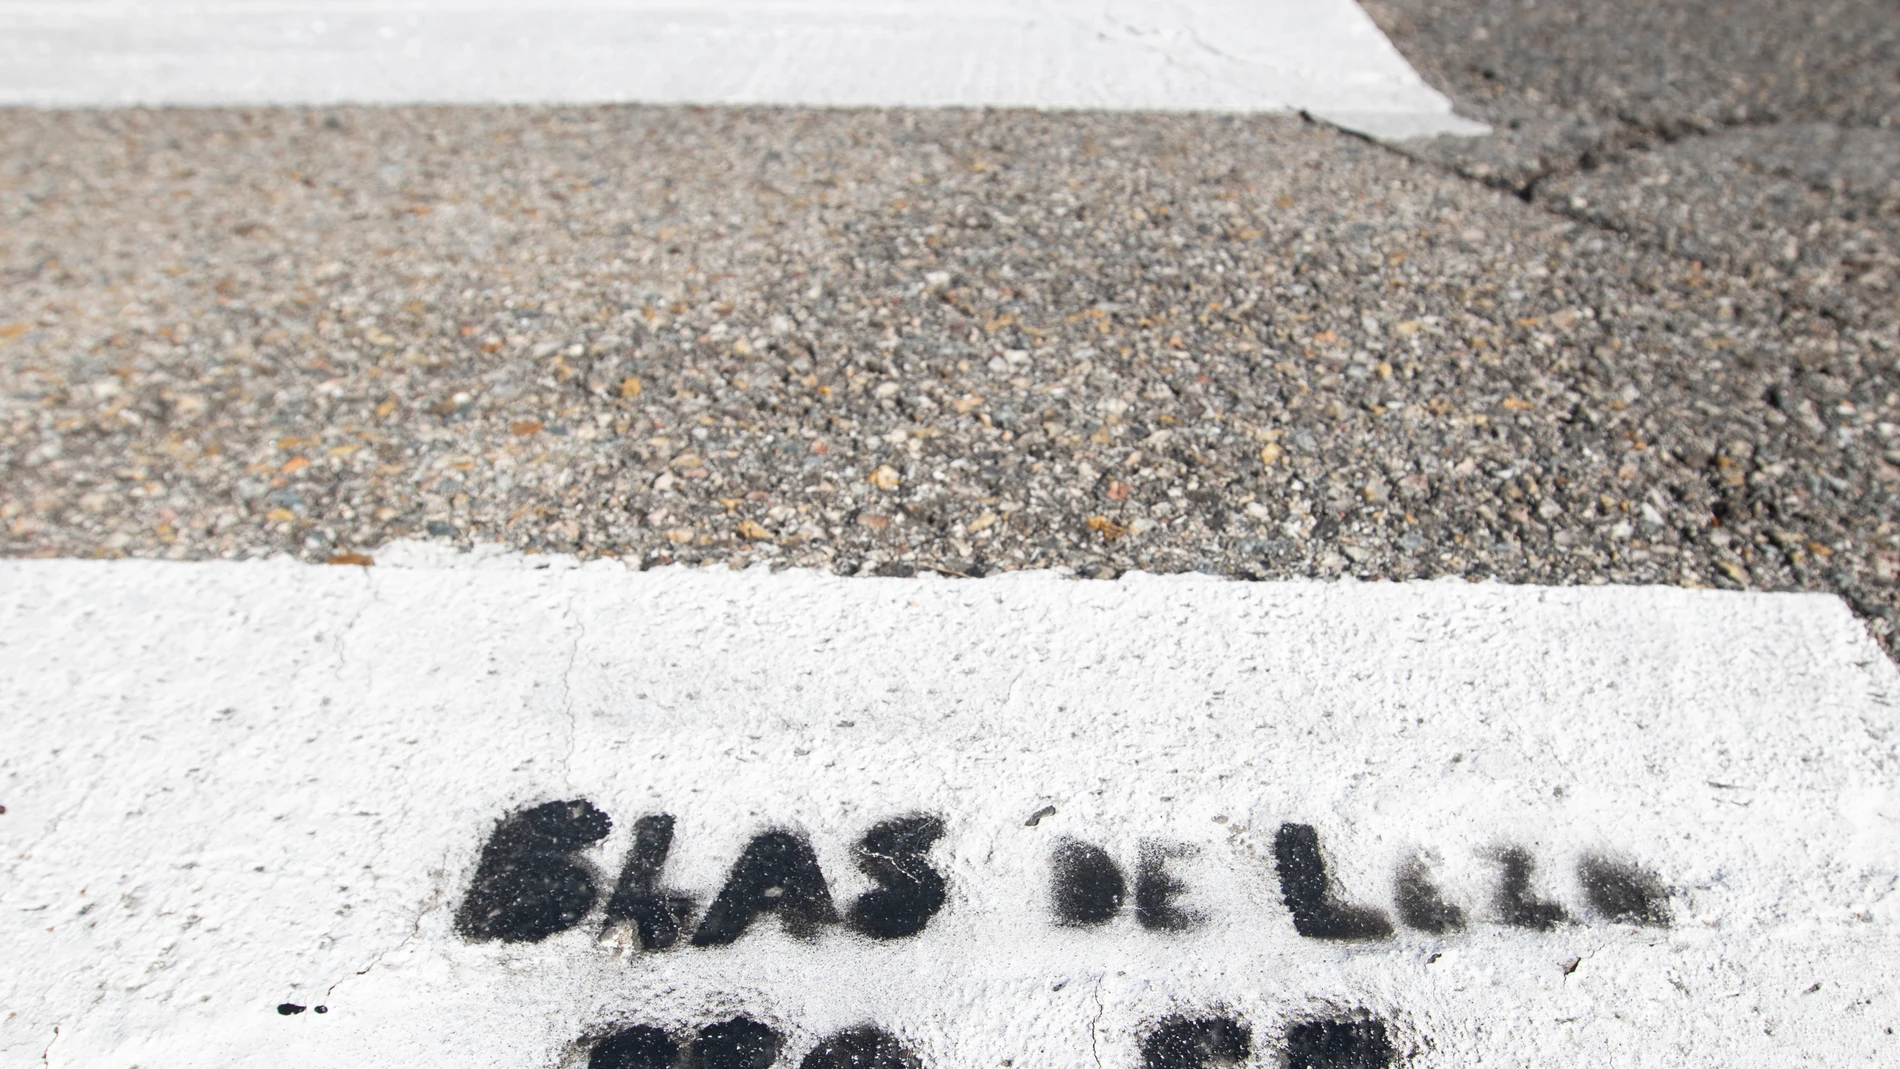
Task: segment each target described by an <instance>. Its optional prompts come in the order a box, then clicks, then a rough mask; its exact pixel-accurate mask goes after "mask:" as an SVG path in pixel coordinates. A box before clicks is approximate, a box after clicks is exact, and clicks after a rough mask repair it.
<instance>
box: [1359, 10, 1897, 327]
mask: <svg viewBox="0 0 1900 1069" xmlns="http://www.w3.org/2000/svg"><path fill="white" fill-rule="evenodd" d="M1365 6H1366V9H1367V11H1368V12H1369V13H1370V14H1371V15H1372V16H1373V18H1374V19H1375V20H1376V21H1377V22H1378V23H1379V24H1380V26H1381V27H1382V28H1383V29H1385V31H1386V32H1387V33H1388V34H1389V35H1390V36H1391V38H1392V40H1393V43H1394V44H1396V45H1397V46H1398V47H1399V48H1400V50H1401V51H1403V52H1404V53H1405V55H1406V57H1407V58H1408V59H1409V60H1411V62H1412V63H1413V65H1414V66H1415V67H1416V68H1417V69H1418V70H1419V71H1420V72H1421V73H1422V74H1424V75H1425V76H1426V77H1427V78H1428V79H1429V80H1430V81H1431V82H1432V83H1433V84H1434V85H1435V86H1436V87H1437V88H1439V89H1440V90H1442V91H1444V92H1445V93H1447V94H1448V95H1450V96H1452V97H1453V98H1454V99H1455V100H1456V101H1457V103H1458V106H1459V108H1460V109H1461V110H1462V111H1463V112H1464V113H1465V114H1468V115H1473V116H1476V117H1479V118H1482V119H1484V120H1485V121H1487V122H1489V123H1490V124H1491V125H1492V128H1493V131H1494V133H1493V136H1491V137H1485V138H1437V139H1432V140H1427V141H1420V142H1415V143H1411V144H1408V145H1406V146H1405V147H1404V151H1406V152H1408V153H1410V154H1412V155H1415V156H1417V157H1418V158H1420V159H1424V160H1429V161H1431V162H1433V163H1436V164H1438V165H1440V166H1443V167H1445V168H1446V169H1448V170H1451V171H1453V172H1454V173H1458V174H1462V175H1465V176H1467V177H1470V178H1473V179H1476V180H1479V181H1483V182H1485V183H1487V184H1491V185H1495V186H1497V187H1499V188H1503V189H1510V190H1513V191H1515V192H1517V193H1518V194H1519V195H1521V196H1523V197H1525V198H1526V199H1532V200H1535V201H1536V202H1537V203H1539V204H1541V205H1543V206H1544V207H1546V208H1548V209H1550V210H1551V211H1552V212H1555V213H1557V214H1560V215H1565V216H1568V217H1570V218H1575V219H1578V220H1581V221H1585V222H1589V223H1591V224H1593V225H1596V226H1601V227H1604V228H1607V229H1610V230H1614V231H1617V232H1619V233H1625V234H1629V235H1631V236H1632V237H1635V238H1637V239H1638V240H1639V241H1641V242H1643V243H1644V244H1645V245H1647V246H1649V247H1651V248H1654V249H1657V250H1659V251H1663V252H1667V253H1670V254H1672V255H1676V256H1680V257H1683V258H1685V259H1692V260H1701V261H1703V262H1704V263H1707V264H1709V265H1711V266H1719V267H1721V268H1722V269H1723V270H1725V271H1730V272H1733V273H1736V274H1740V275H1743V276H1745V277H1747V278H1748V279H1749V280H1750V281H1751V282H1752V283H1754V284H1755V285H1757V286H1761V287H1765V288H1770V289H1774V290H1776V291H1777V292H1778V293H1780V294H1781V295H1782V297H1783V299H1784V300H1787V301H1789V302H1791V303H1794V304H1798V305H1800V306H1802V307H1803V308H1804V309H1807V310H1810V311H1814V312H1818V313H1820V314H1823V315H1826V316H1828V317H1830V318H1832V319H1835V320H1836V321H1838V322H1840V323H1842V324H1844V325H1848V326H1852V327H1861V328H1868V329H1875V330H1880V331H1884V332H1886V334H1887V336H1888V337H1893V336H1894V332H1895V331H1896V329H1900V314H1896V306H1900V278H1897V277H1896V276H1900V270H1897V265H1900V259H1896V257H1897V256H1900V127H1897V126H1896V125H1895V122H1896V116H1900V4H1896V3H1895V2H1894V0H1818V2H1814V3H1800V4H1773V3H1736V2H1735V0H1646V2H1637V0H1602V2H1596V3H1588V4H1551V3H1545V4H1493V3H1485V2H1483V0H1373V2H1369V3H1367V4H1366V5H1365Z"/></svg>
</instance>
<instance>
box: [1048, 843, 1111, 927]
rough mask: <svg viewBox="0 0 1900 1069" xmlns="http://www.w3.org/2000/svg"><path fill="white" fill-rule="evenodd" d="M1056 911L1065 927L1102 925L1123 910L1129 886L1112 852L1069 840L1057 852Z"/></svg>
mask: <svg viewBox="0 0 1900 1069" xmlns="http://www.w3.org/2000/svg"><path fill="white" fill-rule="evenodd" d="M1054 860H1055V903H1054V904H1055V910H1056V917H1057V918H1059V919H1060V920H1061V921H1062V922H1063V923H1065V924H1101V923H1103V922H1105V921H1107V920H1109V919H1110V918H1112V917H1114V916H1115V914H1117V913H1120V912H1121V909H1122V899H1123V897H1124V896H1126V895H1127V893H1128V883H1127V881H1126V880H1124V879H1123V878H1122V870H1121V869H1120V868H1119V867H1117V866H1116V864H1115V859H1114V858H1111V857H1109V856H1108V851H1106V850H1103V849H1102V848H1101V847H1099V846H1096V845H1095V844H1094V843H1085V842H1082V841H1081V840H1079V839H1065V840H1063V841H1062V843H1061V844H1060V845H1058V846H1057V847H1056V852H1055V859H1054Z"/></svg>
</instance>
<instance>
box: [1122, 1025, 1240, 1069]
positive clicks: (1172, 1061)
mask: <svg viewBox="0 0 1900 1069" xmlns="http://www.w3.org/2000/svg"><path fill="white" fill-rule="evenodd" d="M1252 1052H1253V1031H1252V1030H1251V1029H1249V1028H1248V1027H1247V1026H1246V1025H1244V1024H1242V1023H1241V1022H1239V1021H1236V1020H1234V1019H1233V1018H1232V1017H1203V1018H1200V1019H1198V1020H1190V1019H1188V1018H1185V1017H1172V1018H1169V1019H1168V1020H1166V1021H1163V1022H1161V1024H1160V1025H1158V1026H1156V1028H1155V1030H1154V1031H1152V1032H1149V1033H1148V1034H1147V1035H1145V1036H1143V1037H1142V1039H1141V1064H1142V1067H1143V1069H1213V1067H1215V1066H1225V1065H1236V1064H1238V1063H1240V1062H1242V1061H1245V1060H1246V1058H1247V1055H1248V1054H1250V1053H1252Z"/></svg>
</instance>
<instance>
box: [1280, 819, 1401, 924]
mask: <svg viewBox="0 0 1900 1069" xmlns="http://www.w3.org/2000/svg"><path fill="white" fill-rule="evenodd" d="M1273 862H1274V866H1275V867H1276V868H1278V869H1279V871H1280V896H1281V900H1282V901H1284V902H1285V903H1286V908H1287V909H1288V911H1290V912H1291V913H1292V914H1293V930H1294V931H1296V932H1299V933H1300V934H1301V935H1303V936H1306V937H1307V938H1308V939H1384V938H1386V937H1387V936H1389V935H1391V934H1392V922H1391V921H1389V920H1386V918H1385V914H1384V913H1382V912H1380V911H1379V910H1376V909H1368V908H1365V907H1362V906H1349V905H1345V904H1344V903H1341V902H1339V901H1338V900H1336V899H1335V898H1334V897H1333V891H1332V885H1331V882H1330V881H1328V880H1327V878H1326V861H1325V859H1324V858H1323V857H1321V855H1320V852H1319V832H1317V831H1315V830H1314V828H1313V826H1312V825H1311V824H1282V825H1280V830H1279V831H1277V832H1275V833H1274V836H1273Z"/></svg>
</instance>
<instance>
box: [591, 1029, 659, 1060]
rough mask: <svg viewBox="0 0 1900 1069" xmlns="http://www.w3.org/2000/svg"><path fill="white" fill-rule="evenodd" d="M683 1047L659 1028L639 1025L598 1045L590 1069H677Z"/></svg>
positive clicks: (595, 1046) (595, 1047)
mask: <svg viewBox="0 0 1900 1069" xmlns="http://www.w3.org/2000/svg"><path fill="white" fill-rule="evenodd" d="M679 1058H680V1046H679V1044H678V1043H675V1042H673V1037H672V1036H669V1035H667V1034H666V1033H665V1032H662V1031H660V1030H659V1029H657V1028H652V1027H649V1026H647V1025H635V1026H634V1027H632V1028H629V1029H626V1030H625V1031H622V1032H615V1033H614V1034H613V1035H611V1036H608V1037H607V1038H606V1039H603V1040H601V1041H600V1042H599V1043H597V1044H595V1045H594V1050H593V1053H591V1054H589V1055H588V1056H587V1069H673V1067H674V1066H675V1065H677V1064H678V1063H679Z"/></svg>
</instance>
